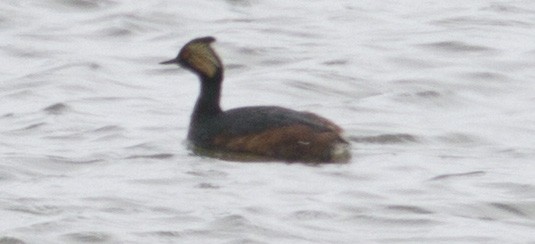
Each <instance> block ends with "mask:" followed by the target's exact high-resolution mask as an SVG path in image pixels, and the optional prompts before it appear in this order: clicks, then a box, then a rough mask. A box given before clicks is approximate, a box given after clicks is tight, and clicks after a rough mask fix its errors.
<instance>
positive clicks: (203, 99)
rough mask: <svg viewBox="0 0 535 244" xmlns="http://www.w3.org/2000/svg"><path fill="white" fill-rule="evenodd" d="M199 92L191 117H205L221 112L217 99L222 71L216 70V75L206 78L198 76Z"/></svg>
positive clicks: (218, 98) (219, 95) (219, 93)
mask: <svg viewBox="0 0 535 244" xmlns="http://www.w3.org/2000/svg"><path fill="white" fill-rule="evenodd" d="M200 79H201V93H200V95H199V98H197V103H196V104H195V109H194V110H193V115H192V117H193V119H195V120H196V119H202V118H205V117H212V116H216V115H218V114H219V113H221V112H222V111H221V107H220V106H219V101H220V99H221V83H222V81H223V72H217V74H216V76H214V77H212V78H207V77H204V76H202V75H201V76H200Z"/></svg>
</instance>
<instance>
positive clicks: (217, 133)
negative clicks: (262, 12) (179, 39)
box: [160, 37, 350, 163]
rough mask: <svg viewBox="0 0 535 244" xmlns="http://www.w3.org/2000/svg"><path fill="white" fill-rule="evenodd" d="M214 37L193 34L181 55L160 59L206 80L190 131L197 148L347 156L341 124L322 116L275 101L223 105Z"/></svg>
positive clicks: (317, 158)
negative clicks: (271, 103)
mask: <svg viewBox="0 0 535 244" xmlns="http://www.w3.org/2000/svg"><path fill="white" fill-rule="evenodd" d="M214 41H215V38H213V37H202V38H197V39H194V40H192V41H190V42H188V43H187V44H186V45H185V46H184V47H183V48H182V49H181V50H180V52H179V53H178V56H177V57H176V58H174V59H171V60H168V61H165V62H161V63H160V64H178V65H180V66H182V67H184V68H186V69H189V70H191V71H193V72H194V73H196V74H197V75H198V76H199V78H200V80H201V92H200V95H199V97H198V99H197V103H196V104H195V108H194V110H193V114H192V115H191V121H190V127H189V132H188V140H189V142H190V144H192V146H193V147H194V148H196V150H197V151H205V152H206V151H214V152H218V154H219V155H221V154H225V153H229V154H242V155H249V156H253V157H258V159H272V160H273V159H274V160H282V161H287V162H310V163H322V162H323V163H328V162H347V161H348V159H349V157H350V154H349V148H348V146H349V144H348V142H347V141H346V140H344V139H343V138H342V136H341V135H340V133H341V132H342V129H341V128H340V127H338V126H337V125H335V124H334V123H332V122H331V121H329V120H327V119H325V118H323V117H320V116H318V115H315V114H313V113H309V112H299V111H295V110H290V109H286V108H282V107H276V106H256V107H243V108H236V109H231V110H227V111H223V110H221V107H220V106H219V100H220V97H221V83H222V81H223V64H222V63H221V60H220V59H219V57H218V56H217V54H216V53H215V51H214V50H213V49H212V47H210V43H212V42H214ZM249 158H250V157H249Z"/></svg>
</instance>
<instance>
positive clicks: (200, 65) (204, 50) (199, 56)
mask: <svg viewBox="0 0 535 244" xmlns="http://www.w3.org/2000/svg"><path fill="white" fill-rule="evenodd" d="M214 41H215V38H213V37H211V36H207V37H201V38H196V39H193V40H192V41H190V42H188V43H186V45H184V47H183V48H182V49H181V50H180V52H179V53H178V56H177V57H176V58H174V59H171V60H168V61H164V62H161V63H160V64H178V65H180V66H182V67H184V68H186V69H189V70H191V71H193V72H195V73H197V74H198V75H199V76H201V77H202V78H208V79H211V78H215V77H216V76H218V75H220V74H221V72H222V71H223V69H222V64H221V60H220V59H219V57H218V56H217V54H216V53H215V51H214V50H213V49H212V47H210V44H211V43H212V42H214Z"/></svg>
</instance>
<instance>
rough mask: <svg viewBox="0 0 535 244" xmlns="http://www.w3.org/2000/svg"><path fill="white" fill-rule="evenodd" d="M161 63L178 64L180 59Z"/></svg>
mask: <svg viewBox="0 0 535 244" xmlns="http://www.w3.org/2000/svg"><path fill="white" fill-rule="evenodd" d="M160 64H178V60H177V59H176V58H174V59H171V60H167V61H163V62H160Z"/></svg>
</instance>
